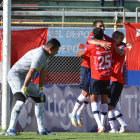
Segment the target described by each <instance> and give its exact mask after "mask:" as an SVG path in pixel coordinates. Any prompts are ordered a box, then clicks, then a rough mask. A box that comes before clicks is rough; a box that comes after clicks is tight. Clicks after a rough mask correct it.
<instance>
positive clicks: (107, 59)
mask: <svg viewBox="0 0 140 140" xmlns="http://www.w3.org/2000/svg"><path fill="white" fill-rule="evenodd" d="M102 42H106V41H102ZM91 47H92V49H91V50H90V55H91V56H90V63H91V64H90V66H91V78H94V79H97V80H109V79H110V75H111V61H112V51H113V48H114V47H113V45H112V46H111V48H110V49H108V50H105V49H104V48H102V47H101V46H98V45H88V47H87V48H88V49H90V48H91Z"/></svg>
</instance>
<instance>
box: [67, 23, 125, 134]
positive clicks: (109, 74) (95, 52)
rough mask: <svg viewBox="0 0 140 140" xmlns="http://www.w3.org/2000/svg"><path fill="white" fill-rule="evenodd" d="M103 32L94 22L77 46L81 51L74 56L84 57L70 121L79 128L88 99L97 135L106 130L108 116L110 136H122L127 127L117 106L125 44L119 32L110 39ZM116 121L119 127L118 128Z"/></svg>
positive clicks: (102, 25) (98, 24) (122, 83)
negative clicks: (79, 90)
mask: <svg viewBox="0 0 140 140" xmlns="http://www.w3.org/2000/svg"><path fill="white" fill-rule="evenodd" d="M104 30H105V28H104V24H103V21H95V22H94V23H93V31H92V32H91V34H90V35H89V37H88V38H87V42H86V45H84V44H79V48H84V50H83V51H79V52H78V53H77V57H82V58H83V61H82V64H81V67H80V88H81V94H80V96H79V97H78V98H77V101H76V103H75V105H74V108H73V111H72V113H70V114H69V118H70V120H71V123H72V125H73V126H75V127H77V126H82V125H83V124H82V122H81V118H80V115H81V113H82V111H83V110H84V109H85V107H86V106H87V104H88V103H89V100H90V102H91V109H92V113H93V116H94V118H95V121H96V123H97V131H98V133H101V132H105V131H106V130H105V122H106V120H107V116H108V121H109V124H110V128H111V130H110V131H109V133H123V132H126V131H128V125H127V123H126V122H125V120H124V118H123V114H122V113H121V111H120V110H119V109H118V108H117V106H116V105H117V103H118V100H119V97H120V95H121V92H122V89H123V85H124V84H125V80H124V76H123V71H122V69H123V65H124V61H125V54H126V46H127V44H126V43H124V42H123V39H124V34H123V33H122V32H120V31H115V32H114V33H113V34H112V38H110V37H108V36H107V35H105V34H104ZM99 95H100V96H101V101H100V102H99V101H98V98H99ZM99 103H101V104H100V108H99V105H98V104H99ZM116 121H118V122H119V123H120V125H121V127H120V128H117V125H116Z"/></svg>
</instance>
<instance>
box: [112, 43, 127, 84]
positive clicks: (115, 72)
mask: <svg viewBox="0 0 140 140" xmlns="http://www.w3.org/2000/svg"><path fill="white" fill-rule="evenodd" d="M118 48H120V49H121V50H122V51H123V52H124V55H123V56H120V55H118V54H117V53H116V52H114V53H113V57H112V58H113V64H112V75H111V79H110V80H111V82H115V81H117V82H119V83H121V84H125V79H124V77H123V65H124V61H125V54H126V47H125V46H124V45H120V46H118Z"/></svg>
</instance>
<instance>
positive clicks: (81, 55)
mask: <svg viewBox="0 0 140 140" xmlns="http://www.w3.org/2000/svg"><path fill="white" fill-rule="evenodd" d="M84 55H85V53H84V52H81V51H79V52H78V53H77V57H83V56H84Z"/></svg>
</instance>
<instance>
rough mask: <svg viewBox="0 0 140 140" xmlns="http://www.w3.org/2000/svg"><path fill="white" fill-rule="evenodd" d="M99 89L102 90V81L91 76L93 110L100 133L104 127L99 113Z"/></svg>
mask: <svg viewBox="0 0 140 140" xmlns="http://www.w3.org/2000/svg"><path fill="white" fill-rule="evenodd" d="M99 91H100V81H99V80H96V79H93V78H91V79H90V101H91V110H92V113H93V115H94V118H95V121H96V123H97V126H98V132H99V133H100V132H104V127H103V125H102V123H101V118H100V115H99V107H98V94H99V95H100V92H99Z"/></svg>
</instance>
